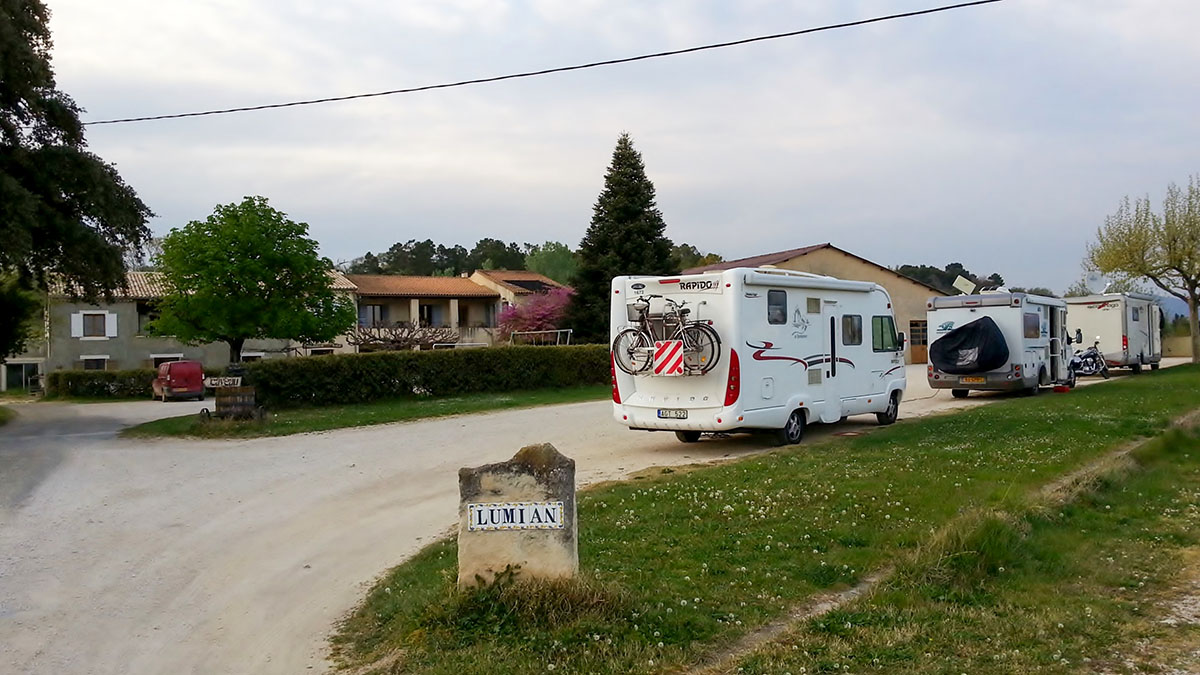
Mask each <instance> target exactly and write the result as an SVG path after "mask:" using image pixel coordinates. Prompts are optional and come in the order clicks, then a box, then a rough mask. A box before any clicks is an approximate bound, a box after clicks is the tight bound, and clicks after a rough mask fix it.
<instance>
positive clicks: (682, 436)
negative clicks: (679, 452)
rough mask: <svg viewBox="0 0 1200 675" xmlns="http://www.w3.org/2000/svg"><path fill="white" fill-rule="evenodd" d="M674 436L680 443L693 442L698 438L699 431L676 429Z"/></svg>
mask: <svg viewBox="0 0 1200 675" xmlns="http://www.w3.org/2000/svg"><path fill="white" fill-rule="evenodd" d="M675 438H678V439H679V442H680V443H695V442H696V441H698V440H700V432H699V431H676V432H675Z"/></svg>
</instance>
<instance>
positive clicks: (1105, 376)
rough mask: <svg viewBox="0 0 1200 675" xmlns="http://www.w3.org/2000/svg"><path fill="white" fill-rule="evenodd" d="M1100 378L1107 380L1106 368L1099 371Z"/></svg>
mask: <svg viewBox="0 0 1200 675" xmlns="http://www.w3.org/2000/svg"><path fill="white" fill-rule="evenodd" d="M1100 377H1103V378H1104V379H1106V380H1107V379H1108V368H1101V369H1100Z"/></svg>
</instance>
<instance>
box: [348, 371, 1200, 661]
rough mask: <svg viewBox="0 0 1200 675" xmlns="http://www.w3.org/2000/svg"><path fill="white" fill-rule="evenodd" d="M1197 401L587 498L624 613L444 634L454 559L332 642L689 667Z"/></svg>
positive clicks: (393, 579)
mask: <svg viewBox="0 0 1200 675" xmlns="http://www.w3.org/2000/svg"><path fill="white" fill-rule="evenodd" d="M1197 406H1200V369H1198V368H1195V367H1190V366H1189V367H1179V368H1173V369H1170V370H1164V371H1160V372H1158V373H1155V374H1153V375H1148V376H1143V377H1139V378H1129V379H1127V380H1123V381H1117V382H1113V383H1111V384H1107V385H1104V386H1100V387H1088V388H1086V389H1079V390H1076V391H1074V392H1072V393H1070V394H1066V395H1048V396H1042V397H1038V398H1030V399H1013V400H1007V401H1001V402H997V403H994V404H992V405H988V406H983V407H979V408H974V409H970V410H967V411H964V412H962V413H958V414H954V415H946V416H937V417H927V418H922V419H918V420H915V421H907V422H901V423H900V424H897V425H895V426H892V427H887V428H880V429H878V430H876V431H874V432H873V433H871V434H868V435H865V436H861V437H856V438H843V439H837V440H835V441H832V442H828V443H824V444H819V445H812V446H804V445H801V446H796V447H793V448H789V449H786V450H781V451H778V452H775V453H772V454H769V455H763V456H758V457H754V458H750V459H746V460H742V461H739V462H736V463H731V464H726V465H722V466H718V467H712V468H705V469H701V470H696V471H691V472H675V473H671V474H666V473H665V472H664V474H663V475H661V476H658V477H656V478H652V479H647V480H644V481H641V482H637V481H635V482H632V483H625V484H616V485H610V486H604V487H602V488H599V489H596V490H591V491H588V492H586V493H584V494H582V495H580V498H579V523H580V545H579V550H580V561H581V567H582V569H583V572H584V574H585V581H586V582H588V583H591V582H599V583H605V584H611V585H612V587H613V588H615V589H619V590H620V591H621V592H623V593H624V594H625V597H626V598H628V602H629V607H630V610H629V611H628V613H627V614H625V615H623V616H621V617H619V618H613V619H607V620H598V619H596V618H595V617H594V616H585V617H582V618H580V619H579V620H564V621H562V622H560V623H558V624H555V625H552V626H545V625H540V624H529V625H517V626H515V627H514V626H508V627H506V629H505V630H504V631H502V632H492V631H491V630H490V627H489V625H487V623H486V622H477V623H474V624H471V625H469V626H467V627H462V626H459V627H454V628H447V627H446V626H445V625H444V624H438V623H431V622H430V621H429V620H428V617H429V616H430V614H431V613H434V614H436V613H437V611H436V610H433V609H431V607H437V606H453V605H455V604H461V603H462V602H463V600H462V598H461V597H460V595H459V594H458V593H456V592H455V591H454V590H453V580H454V578H455V547H454V543H453V542H452V541H443V542H439V543H435V544H433V545H431V546H430V547H428V548H426V549H425V550H424V551H422V552H421V553H420V554H419V555H417V556H416V557H415V558H413V559H412V560H410V561H408V562H406V563H404V564H402V565H400V566H399V567H397V568H395V569H394V570H392V571H390V572H389V573H388V574H386V575H385V576H384V578H383V579H382V580H381V581H380V582H379V583H378V584H377V585H376V586H375V587H374V588H373V589H372V590H371V591H370V592H369V593H368V595H367V598H366V599H365V601H364V603H363V605H362V606H361V607H360V608H359V609H358V610H356V611H355V612H354V613H353V614H352V615H351V616H350V617H349V618H348V619H347V620H346V621H345V622H344V624H343V625H342V626H341V628H340V631H339V633H338V634H337V635H336V636H335V637H334V639H333V647H334V656H335V659H336V660H337V662H338V663H339V664H340V665H342V666H347V667H353V666H358V665H361V664H365V663H371V662H375V661H377V660H379V659H384V658H389V657H393V658H394V657H395V656H396V655H397V654H399V655H400V656H399V658H400V660H399V661H398V663H397V665H396V668H397V669H399V670H404V671H406V672H408V671H414V672H430V673H447V674H450V673H454V674H455V675H463V674H466V673H523V672H543V671H546V670H548V669H549V667H550V666H554V670H555V672H597V673H626V672H657V671H660V670H670V669H672V668H681V667H687V666H688V665H691V664H695V663H696V662H698V661H699V660H700V659H702V658H704V657H705V656H706V655H708V654H710V653H711V652H712V651H713V650H714V649H718V648H720V647H721V646H722V645H725V644H728V643H729V642H730V641H732V640H734V639H736V638H737V637H739V636H741V635H743V634H745V633H746V632H747V631H749V630H751V629H752V628H755V627H757V626H761V625H762V624H764V623H766V622H768V621H770V620H772V619H775V618H778V617H779V616H780V615H782V614H783V613H785V611H786V610H787V609H789V608H790V607H792V606H794V605H796V604H797V603H799V602H800V601H802V600H804V599H806V598H808V597H810V596H812V595H813V594H814V593H815V592H817V591H820V590H823V589H831V588H839V587H845V586H847V585H851V584H854V583H856V582H857V581H858V580H860V579H861V578H862V577H863V576H864V575H865V574H867V573H868V572H870V571H872V570H875V569H878V568H880V567H881V566H884V565H886V564H888V563H889V562H891V561H894V560H896V559H897V558H898V557H900V556H902V555H906V554H908V553H911V552H912V551H913V550H914V549H915V548H916V547H918V546H919V545H920V544H921V543H922V542H924V541H926V540H928V538H929V537H930V535H931V533H933V532H935V531H937V529H938V528H940V527H943V526H944V525H945V524H946V523H948V522H950V521H951V520H953V519H954V518H955V517H956V515H958V514H960V513H963V512H968V511H973V510H1016V511H1019V510H1021V509H1023V508H1024V507H1025V506H1026V505H1027V503H1028V500H1029V495H1030V494H1031V492H1033V491H1034V490H1035V489H1036V488H1038V487H1040V486H1042V485H1044V484H1046V483H1048V482H1050V481H1051V480H1053V479H1054V478H1055V477H1057V476H1060V475H1062V474H1063V473H1065V472H1067V471H1069V470H1071V469H1073V468H1076V467H1078V466H1080V465H1082V464H1084V463H1086V462H1087V461H1089V460H1090V459H1093V458H1095V457H1097V456H1099V455H1101V454H1103V453H1104V452H1105V451H1106V450H1108V449H1110V448H1112V447H1114V446H1115V445H1117V444H1119V443H1121V442H1124V441H1127V440H1129V439H1132V438H1136V437H1140V436H1151V435H1155V434H1157V433H1159V432H1160V431H1161V430H1162V429H1164V428H1165V427H1166V426H1167V424H1168V423H1169V421H1170V420H1171V419H1172V418H1174V417H1175V416H1177V415H1179V414H1182V413H1183V412H1186V411H1188V410H1191V409H1193V408H1196V407H1197Z"/></svg>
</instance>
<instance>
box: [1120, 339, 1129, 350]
mask: <svg viewBox="0 0 1200 675" xmlns="http://www.w3.org/2000/svg"><path fill="white" fill-rule="evenodd" d="M1121 350H1122V351H1126V352H1127V351H1129V336H1128V335H1122V336H1121Z"/></svg>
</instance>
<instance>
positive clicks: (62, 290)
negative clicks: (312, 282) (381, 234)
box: [50, 270, 355, 300]
mask: <svg viewBox="0 0 1200 675" xmlns="http://www.w3.org/2000/svg"><path fill="white" fill-rule="evenodd" d="M329 279H330V282H331V283H330V288H332V289H333V290H335V291H353V290H355V285H354V284H352V283H351V282H350V280H349V279H347V278H346V277H345V275H343V274H342V273H341V272H338V271H336V270H334V271H331V272H330V273H329ZM125 283H126V284H127V285H128V289H126V290H124V291H122V290H118V291H116V293H114V295H115V296H116V297H118V298H123V299H126V300H153V299H155V298H161V297H163V296H164V295H166V294H167V287H166V284H165V283H164V282H163V277H162V273H160V272H126V273H125ZM50 295H52V296H54V297H64V298H65V297H67V296H69V295H71V292H70V289H68V288H67V285H66V284H64V283H63V282H61V281H53V282H51V283H50Z"/></svg>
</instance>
